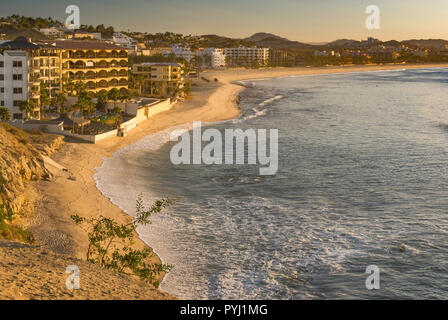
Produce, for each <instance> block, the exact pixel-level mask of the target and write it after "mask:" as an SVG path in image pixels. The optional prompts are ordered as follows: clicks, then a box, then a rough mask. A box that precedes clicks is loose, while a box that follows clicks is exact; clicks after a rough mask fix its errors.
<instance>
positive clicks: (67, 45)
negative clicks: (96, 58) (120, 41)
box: [41, 40, 126, 50]
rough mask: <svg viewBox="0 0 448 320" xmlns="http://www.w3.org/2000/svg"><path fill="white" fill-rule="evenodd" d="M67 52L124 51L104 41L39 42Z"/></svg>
mask: <svg viewBox="0 0 448 320" xmlns="http://www.w3.org/2000/svg"><path fill="white" fill-rule="evenodd" d="M41 43H45V44H49V45H52V46H54V47H57V48H61V49H67V50H126V49H125V48H123V47H120V46H117V45H115V44H111V43H107V42H104V41H84V40H55V41H46V42H43V41H42V42H41Z"/></svg>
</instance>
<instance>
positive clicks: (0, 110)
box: [0, 107, 11, 122]
mask: <svg viewBox="0 0 448 320" xmlns="http://www.w3.org/2000/svg"><path fill="white" fill-rule="evenodd" d="M9 120H11V113H10V112H9V109H8V108H6V107H0V121H3V122H8V121H9Z"/></svg>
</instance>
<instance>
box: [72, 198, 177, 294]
mask: <svg viewBox="0 0 448 320" xmlns="http://www.w3.org/2000/svg"><path fill="white" fill-rule="evenodd" d="M174 202H175V200H173V199H162V200H158V201H156V202H155V203H154V204H153V205H152V206H151V207H150V208H149V209H147V208H145V206H144V205H143V201H142V197H141V196H139V197H138V199H137V214H136V216H135V218H134V220H133V221H132V222H131V223H129V224H126V225H124V224H119V223H117V222H115V221H114V220H113V219H110V218H106V217H103V216H99V217H95V218H90V219H87V218H83V217H80V216H78V215H72V216H71V218H72V220H73V221H74V222H75V223H76V224H77V225H79V226H81V228H82V229H83V230H84V231H86V232H87V235H88V239H89V246H88V248H87V253H86V258H87V261H89V262H91V263H95V264H98V265H100V266H102V267H104V268H107V269H111V270H115V271H118V272H122V273H127V272H131V273H132V274H134V275H137V276H138V277H140V279H142V280H144V281H148V282H150V283H152V284H153V285H155V286H158V282H157V279H156V276H157V275H159V274H161V273H162V272H167V271H169V270H171V269H172V268H173V266H171V265H167V264H162V263H151V262H150V261H148V260H149V259H150V258H152V257H154V254H153V253H151V250H149V249H148V248H146V249H143V250H135V249H133V248H132V245H133V244H134V231H135V230H136V228H137V227H138V226H139V225H147V224H150V223H151V221H150V218H151V216H152V215H153V214H156V213H160V212H161V211H162V210H163V209H164V208H166V207H168V206H170V205H172V204H173V203H174Z"/></svg>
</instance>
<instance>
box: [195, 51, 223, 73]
mask: <svg viewBox="0 0 448 320" xmlns="http://www.w3.org/2000/svg"><path fill="white" fill-rule="evenodd" d="M198 59H199V60H200V62H201V64H202V67H203V68H212V69H224V68H225V67H226V55H225V54H224V49H217V48H205V49H203V50H199V51H198Z"/></svg>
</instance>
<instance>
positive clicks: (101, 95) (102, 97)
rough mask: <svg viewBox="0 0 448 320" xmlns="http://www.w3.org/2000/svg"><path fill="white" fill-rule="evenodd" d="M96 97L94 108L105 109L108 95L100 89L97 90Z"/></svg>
mask: <svg viewBox="0 0 448 320" xmlns="http://www.w3.org/2000/svg"><path fill="white" fill-rule="evenodd" d="M96 99H97V102H96V108H97V109H98V110H105V109H106V105H107V102H108V101H109V95H108V93H107V91H105V90H101V91H100V92H98V93H97V94H96Z"/></svg>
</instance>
